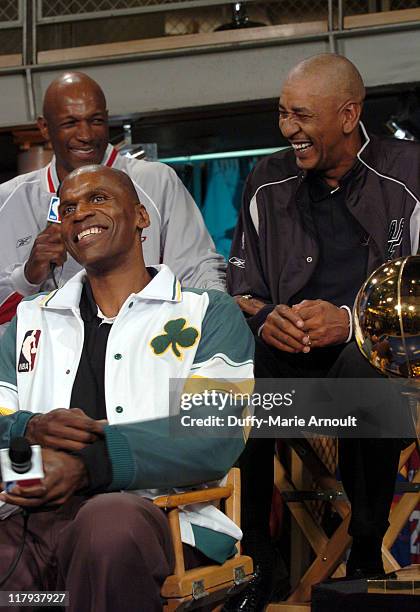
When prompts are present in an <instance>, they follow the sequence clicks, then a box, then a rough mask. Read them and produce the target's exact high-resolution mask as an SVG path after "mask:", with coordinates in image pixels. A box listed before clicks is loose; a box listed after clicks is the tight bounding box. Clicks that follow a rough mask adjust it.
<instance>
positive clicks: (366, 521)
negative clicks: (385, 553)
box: [239, 339, 401, 573]
mask: <svg viewBox="0 0 420 612" xmlns="http://www.w3.org/2000/svg"><path fill="white" fill-rule="evenodd" d="M255 374H256V378H257V388H258V378H287V377H289V378H320V377H322V378H324V377H334V378H371V377H378V376H379V374H377V373H376V370H375V369H374V368H373V367H372V366H371V365H370V364H369V363H368V361H367V360H366V359H365V358H364V357H363V356H362V355H361V353H360V352H359V350H358V348H357V346H356V345H355V343H351V344H349V345H347V346H345V347H343V346H339V347H329V348H326V349H318V350H316V351H315V350H314V351H312V353H310V354H309V355H304V354H296V355H294V354H288V353H284V352H281V351H277V350H275V349H273V348H272V347H269V346H267V345H266V344H265V343H263V342H262V341H261V340H259V339H257V340H256V353H255ZM400 450H401V442H400V440H399V439H391V438H389V439H387V438H382V439H381V438H377V439H371V438H369V439H367V438H365V439H351V438H346V439H340V440H339V467H340V473H341V478H342V482H343V486H344V489H345V491H346V494H347V496H348V498H349V501H350V503H351V508H352V517H351V523H350V528H349V532H350V534H351V535H352V536H353V538H354V545H353V549H354V550H352V557H351V561H350V563H351V564H352V565H354V566H355V567H362V568H366V569H368V568H370V567H372V566H373V567H375V568H376V567H378V569H379V567H380V565H381V555H380V548H381V542H382V539H383V536H384V534H385V531H386V529H387V527H388V515H389V510H390V506H391V501H392V498H393V492H394V485H395V478H396V475H397V469H398V460H399V455H400ZM273 452H274V440H273V439H263V438H252V437H251V438H250V439H249V441H248V444H247V446H246V448H245V450H244V452H243V454H242V456H241V458H240V462H239V464H240V468H241V481H242V529H243V531H244V539H243V547H244V552H245V553H247V554H249V555H251V556H253V557H254V560H255V561H256V563H259V564H260V565H261V567H262V569H263V571H264V570H265V571H267V573H270V568H271V567H272V563H273V552H272V547H271V542H270V535H269V516H270V508H271V498H272V491H273V479H274V473H273Z"/></svg>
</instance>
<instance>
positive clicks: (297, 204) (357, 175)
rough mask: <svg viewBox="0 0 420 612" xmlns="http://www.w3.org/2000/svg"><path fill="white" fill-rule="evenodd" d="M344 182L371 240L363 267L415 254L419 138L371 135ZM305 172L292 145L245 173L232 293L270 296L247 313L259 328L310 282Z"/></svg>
mask: <svg viewBox="0 0 420 612" xmlns="http://www.w3.org/2000/svg"><path fill="white" fill-rule="evenodd" d="M360 129H361V133H362V138H363V140H364V143H363V145H362V147H361V149H360V151H359V153H358V155H357V160H356V162H355V165H354V167H353V168H352V170H351V172H352V175H351V176H352V180H350V181H346V182H345V187H344V188H345V189H346V190H347V192H346V205H347V207H348V209H349V211H350V212H351V214H352V215H354V217H355V218H356V219H357V221H358V222H359V223H360V225H361V226H362V228H363V230H364V231H365V233H366V239H367V240H368V247H369V255H368V264H367V273H368V275H369V274H371V273H372V272H373V271H374V270H375V269H376V268H377V267H378V266H380V265H381V264H383V263H384V262H386V261H388V260H391V259H395V258H397V257H402V256H405V255H410V254H415V253H417V250H418V248H419V233H420V144H419V143H414V142H407V141H400V140H396V139H391V138H378V137H374V136H370V135H368V133H367V132H366V130H365V128H364V126H363V124H360ZM306 180H307V174H306V173H305V172H304V171H302V170H300V169H299V168H298V166H297V165H296V161H295V154H294V152H293V150H292V149H287V150H284V151H279V152H278V153H274V154H273V155H269V156H268V157H265V158H264V159H262V160H261V161H260V162H259V163H258V164H257V165H256V166H255V168H254V170H253V171H252V172H251V174H250V175H249V177H248V179H247V182H246V185H245V190H244V196H243V204H242V209H241V213H240V217H239V221H238V225H237V227H236V230H235V234H234V238H233V242H232V249H231V253H230V258H229V265H228V276H227V284H228V291H229V293H230V294H231V295H244V294H250V295H252V296H253V297H256V298H259V299H260V300H262V301H263V302H266V303H267V307H265V308H263V309H262V310H261V311H260V312H259V313H257V314H256V315H255V316H254V317H250V318H249V319H248V323H249V324H250V327H251V329H253V331H254V332H255V331H257V329H258V328H259V327H260V326H261V325H262V323H263V322H264V320H265V318H266V317H267V315H268V314H269V312H271V310H272V309H273V307H274V306H273V305H274V304H287V302H288V301H289V299H290V298H291V297H292V296H293V295H295V294H296V293H297V292H298V291H299V290H300V289H302V288H303V287H305V285H306V284H307V283H308V281H309V279H310V277H311V275H312V273H313V272H314V270H315V267H316V264H317V260H318V256H319V247H318V244H317V239H316V235H315V234H314V233H313V232H311V231H310V222H308V218H307V216H308V215H310V207H309V205H308V201H307V200H308V195H307V193H308V190H307V189H306V188H305V182H306Z"/></svg>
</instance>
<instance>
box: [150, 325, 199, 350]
mask: <svg viewBox="0 0 420 612" xmlns="http://www.w3.org/2000/svg"><path fill="white" fill-rule="evenodd" d="M186 322H187V321H186V320H185V319H173V320H172V321H168V322H167V323H165V325H164V328H163V329H164V331H165V333H164V334H160V335H159V336H156V337H155V338H153V340H152V341H151V343H150V345H151V347H152V349H153V352H154V353H155V355H162V353H164V352H165V351H166V350H167V349H168V348H169V347H171V349H172V351H173V353H174V355H176V357H178V358H179V359H182V355H181V353H180V351H179V347H183V348H188V347H190V346H193V345H194V344H195V341H196V340H197V337H198V331H197V330H196V329H194V327H185V324H186Z"/></svg>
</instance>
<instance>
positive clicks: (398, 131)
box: [386, 119, 417, 140]
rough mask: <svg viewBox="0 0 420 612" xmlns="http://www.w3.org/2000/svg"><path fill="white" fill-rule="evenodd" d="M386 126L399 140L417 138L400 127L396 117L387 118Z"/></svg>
mask: <svg viewBox="0 0 420 612" xmlns="http://www.w3.org/2000/svg"><path fill="white" fill-rule="evenodd" d="M386 127H387V128H388V129H389V131H390V132H391V134H392V135H393V136H394V138H398V139H399V140H417V138H416V137H415V136H413V134H411V133H410V132H409V131H408V130H407V129H404V128H402V127H400V126H399V125H398V123H397V120H396V119H389V121H387V122H386Z"/></svg>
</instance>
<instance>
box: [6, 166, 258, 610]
mask: <svg viewBox="0 0 420 612" xmlns="http://www.w3.org/2000/svg"><path fill="white" fill-rule="evenodd" d="M60 198H61V199H60V211H59V212H60V215H61V218H62V223H61V231H62V237H63V242H64V244H65V246H66V248H67V249H68V251H69V253H70V254H71V255H72V256H73V257H74V259H75V261H77V262H78V263H79V264H80V265H81V266H82V267H83V268H85V270H86V272H85V271H81V272H79V273H78V274H76V276H74V277H73V278H72V279H71V280H69V281H68V282H67V283H66V284H65V285H64V286H63V287H62V288H60V289H58V290H56V291H53V292H52V293H49V294H43V295H36V296H34V297H31V298H27V299H25V300H23V301H22V302H21V303H20V304H19V306H18V310H17V315H16V317H15V318H14V319H13V321H12V323H11V324H10V326H9V327H8V329H7V330H6V333H5V334H4V336H3V338H2V340H1V342H0V412H1V413H2V414H3V416H1V417H0V446H2V447H7V446H8V445H9V442H10V439H11V438H13V437H15V436H19V435H25V436H26V437H27V438H28V439H29V441H30V442H31V443H38V444H40V445H41V446H42V449H43V450H42V453H43V462H44V471H45V478H44V479H43V480H42V482H41V485H34V486H32V487H29V488H25V489H23V488H21V487H19V486H16V487H15V488H14V489H12V490H11V491H10V492H9V493H7V494H6V493H3V494H1V495H0V499H1V500H2V501H4V502H6V503H7V504H8V506H3V511H4V512H3V515H5V513H6V512H5V511H6V510H7V512H10V510H11V508H10V504H12V505H14V506H16V507H17V508H37V509H42V510H43V512H37V513H33V514H32V513H31V516H30V518H29V532H28V535H27V539H26V543H25V547H24V553H23V556H22V559H21V560H20V562H19V571H16V572H14V573H13V574H12V576H11V577H10V579H9V580H8V581H7V583H6V584H5V585H4V588H6V589H8V590H34V589H37V590H39V589H44V590H47V589H58V588H61V589H65V590H67V591H69V593H70V610H71V611H76V610H77V612H84V611H86V612H88V611H91V610H101V612H106V611H107V610H109V611H111V610H112V612H118V611H119V610H123V609H124V611H125V610H145V611H147V612H152V611H153V610H160V609H161V602H160V595H159V593H160V587H161V584H162V582H163V580H164V579H165V577H166V576H167V575H168V574H169V573H170V572H171V569H172V566H173V551H172V545H171V541H170V536H169V528H168V521H167V518H166V515H165V514H164V512H163V511H162V510H160V509H158V508H157V507H156V506H154V505H153V504H152V502H151V501H150V498H152V497H153V496H156V495H158V494H160V493H163V492H165V493H167V492H168V491H170V490H173V489H174V488H181V489H182V488H185V487H189V486H202V485H203V484H205V483H207V482H211V481H215V480H219V479H221V478H223V476H224V475H225V474H226V472H227V471H228V470H229V468H230V467H231V466H232V464H233V463H234V462H235V460H236V459H237V457H238V456H239V454H240V453H241V451H242V449H243V447H244V436H243V435H240V436H238V437H234V438H231V439H229V438H226V437H225V438H220V437H215V436H210V435H208V436H206V435H205V432H203V433H202V432H201V431H199V430H195V435H187V434H185V436H184V437H180V436H179V434H178V435H175V434H173V429H172V428H171V424H172V425H174V424H176V423H178V424H179V422H180V419H179V414H178V413H179V408H178V405H179V394H178V395H177V394H176V393H174V394H172V393H171V394H170V393H169V381H170V379H186V380H187V382H186V383H185V387H184V390H185V388H191V386H194V385H197V384H200V381H202V380H203V379H212V380H214V381H216V379H223V381H224V383H223V384H222V386H221V387H220V385H219V386H215V387H211V383H208V384H207V388H209V386H210V388H215V389H218V390H220V389H225V390H227V388H228V387H229V385H230V386H231V388H232V389H240V390H241V392H245V393H247V392H251V390H252V386H253V381H252V377H253V339H252V334H251V332H250V331H249V330H248V327H247V325H246V323H245V320H244V319H243V317H242V315H241V312H240V310H239V309H238V307H237V306H236V304H235V303H234V301H233V300H232V298H230V297H229V296H227V295H226V294H225V293H223V292H220V291H215V290H202V289H182V288H181V285H180V283H179V281H178V280H177V279H176V277H175V276H174V274H173V273H172V272H171V271H170V269H169V268H168V267H167V266H165V265H156V266H153V267H146V266H145V264H144V260H143V254H142V242H141V238H142V231H143V229H145V228H146V227H148V225H149V217H148V214H147V212H146V209H145V208H144V207H143V206H142V205H141V204H140V203H139V200H138V197H137V194H136V190H135V188H134V186H133V184H132V182H131V180H130V179H129V178H128V176H127V175H126V174H124V173H123V172H121V171H118V170H115V169H111V168H106V167H103V166H87V167H84V168H79V169H78V170H75V171H74V172H72V173H71V174H69V175H68V176H67V178H66V179H65V180H64V182H63V183H62V186H61V189H60ZM234 379H235V380H234ZM238 379H239V382H238ZM229 381H231V382H229ZM240 381H242V382H240ZM214 384H216V382H215V383H214ZM225 398H226V395H224V396H223V392H220V391H218V393H217V397H216V399H215V400H214V402H213V405H212V406H210V408H209V407H208V406H207V408H206V407H205V406H203V407H197V405H196V404H195V406H192V410H190V411H188V414H189V415H194V416H203V414H204V412H205V410H204V409H205V408H206V409H207V410H209V409H210V413H211V412H212V411H213V414H214V415H217V416H220V415H222V416H223V417H227V416H228V415H236V416H241V415H242V413H243V410H244V407H243V402H242V403H241V405H239V403H238V404H236V403H235V402H234V401H228V402H227V403H226V405H225V402H224V401H223V402H222V399H225ZM218 400H219V401H220V402H221V403H218ZM187 407H188V408H191V406H187ZM171 432H172V434H171ZM121 490H131V491H133V492H132V493H127V492H120V491H121ZM134 491H135V493H136V494H133V493H134ZM1 511H2V509H1V508H0V518H1ZM181 515H182V518H181V535H182V539H183V541H184V543H185V546H184V548H185V557H186V560H187V565H189V566H194V565H196V564H198V563H199V561H200V560H202V559H203V556H205V557H207V558H211V559H213V560H216V561H218V562H222V561H224V560H225V559H226V558H227V557H229V556H230V555H231V554H232V553H233V550H234V544H235V542H236V540H237V539H239V538H240V537H241V533H240V530H239V529H238V528H237V527H236V526H235V525H234V524H233V523H232V522H231V521H230V520H229V519H227V518H226V517H225V515H223V514H222V513H221V512H220V511H219V510H217V509H216V508H215V507H214V506H212V505H206V504H199V505H196V506H193V507H189V508H188V509H187V510H185V511H184V512H182V513H181ZM22 523H23V518H22V514H21V513H19V512H18V513H14V514H12V515H11V516H8V517H7V518H5V519H4V520H3V521H2V525H1V529H0V547H1V550H2V554H1V557H0V579H1V576H3V575H4V574H5V573H6V571H7V569H8V567H9V566H10V564H11V562H12V560H13V558H14V556H15V554H16V550H17V548H18V545H19V542H20V537H21V534H22V531H21V530H22Z"/></svg>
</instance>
